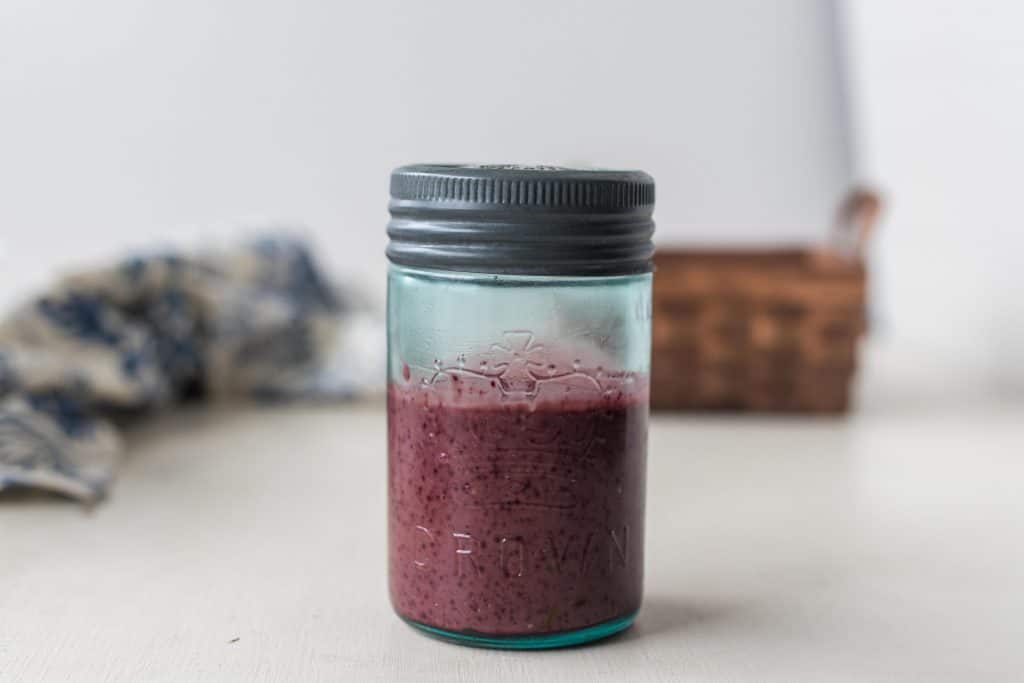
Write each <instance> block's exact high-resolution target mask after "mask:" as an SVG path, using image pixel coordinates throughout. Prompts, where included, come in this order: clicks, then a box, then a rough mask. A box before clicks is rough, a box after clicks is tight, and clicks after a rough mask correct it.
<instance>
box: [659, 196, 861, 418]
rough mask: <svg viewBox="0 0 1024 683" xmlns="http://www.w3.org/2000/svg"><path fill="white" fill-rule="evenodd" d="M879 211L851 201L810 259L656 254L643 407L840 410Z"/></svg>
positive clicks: (733, 252)
mask: <svg viewBox="0 0 1024 683" xmlns="http://www.w3.org/2000/svg"><path fill="white" fill-rule="evenodd" d="M879 206H880V202H879V199H878V196H877V195H876V194H875V193H873V192H870V191H868V190H863V189H858V190H853V191H851V192H850V194H849V196H847V197H846V199H844V200H843V202H842V203H841V204H840V206H839V210H838V211H837V217H836V222H835V226H834V228H833V231H832V234H831V236H830V239H829V241H828V242H826V243H825V244H824V245H822V246H821V247H819V248H817V249H811V248H804V249H797V248H789V249H778V248H775V249H771V248H761V249H749V248H748V249H729V250H726V249H719V250H709V249H674V250H673V249H663V250H660V251H659V252H658V253H657V254H656V256H655V265H656V267H657V273H656V276H655V279H654V283H655V284H654V301H653V313H654V321H653V340H652V341H653V358H652V363H653V366H652V368H653V371H652V384H651V405H652V407H653V408H661V409H698V410H722V409H725V410H759V411H790V412H810V413H840V412H843V411H845V410H847V408H848V407H849V403H850V390H851V384H852V380H853V374H854V371H855V369H856V363H857V345H858V341H859V340H860V337H861V335H862V334H863V332H864V330H865V327H866V315H867V312H866V305H865V303H866V302H865V280H866V277H865V267H864V262H863V253H864V247H865V245H866V241H867V237H868V235H869V234H870V232H871V229H872V228H873V227H874V224H875V221H876V220H877V217H878V213H879Z"/></svg>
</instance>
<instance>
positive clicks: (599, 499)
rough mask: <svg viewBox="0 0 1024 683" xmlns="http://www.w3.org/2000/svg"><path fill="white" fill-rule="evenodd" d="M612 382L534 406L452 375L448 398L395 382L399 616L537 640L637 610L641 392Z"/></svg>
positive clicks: (395, 596)
mask: <svg viewBox="0 0 1024 683" xmlns="http://www.w3.org/2000/svg"><path fill="white" fill-rule="evenodd" d="M634 379H635V378H631V380H630V381H631V382H633V380H634ZM607 386H608V385H607V383H606V384H605V386H604V387H603V388H604V389H605V390H603V391H600V392H598V391H593V390H591V391H576V390H574V389H570V388H564V389H560V390H559V391H558V392H557V396H555V395H553V394H555V393H556V392H549V393H548V395H544V396H539V397H537V398H536V399H535V400H532V401H502V400H501V399H500V398H496V395H497V392H495V391H494V390H493V388H492V387H488V386H487V385H486V383H484V385H483V386H476V385H475V384H474V383H472V382H466V381H462V382H459V381H458V379H457V378H456V379H455V380H454V381H452V382H451V383H450V384H449V386H447V387H445V389H446V390H445V391H437V390H436V388H428V389H422V388H416V387H411V386H397V385H392V386H391V387H389V391H388V445H389V455H388V492H389V497H390V505H389V542H390V567H389V573H390V590H391V600H392V604H393V605H394V607H395V610H396V611H397V612H398V613H399V614H400V615H401V616H403V617H405V618H407V619H411V620H413V621H417V622H420V623H423V624H427V625H430V626H434V627H437V628H442V629H445V630H449V631H456V632H462V633H478V634H487V635H533V634H543V633H556V632H560V631H571V630H575V629H579V628H584V627H587V626H593V625H595V624H599V623H601V622H605V621H608V620H611V619H615V618H618V617H623V616H626V615H628V614H631V613H633V612H635V611H636V610H637V609H638V608H639V607H640V600H641V590H642V575H643V533H644V527H643V523H644V508H643V506H644V483H645V482H644V477H645V470H646V442H647V402H646V395H647V394H646V383H645V382H644V383H643V385H642V386H641V383H640V382H633V383H631V384H630V385H629V389H628V390H626V389H624V388H623V386H622V384H621V383H617V384H615V385H613V387H612V389H607Z"/></svg>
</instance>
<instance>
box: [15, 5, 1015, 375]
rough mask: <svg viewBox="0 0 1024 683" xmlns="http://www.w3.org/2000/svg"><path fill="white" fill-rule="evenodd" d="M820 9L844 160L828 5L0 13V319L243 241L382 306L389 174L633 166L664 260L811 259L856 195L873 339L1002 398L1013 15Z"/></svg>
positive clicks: (1008, 279) (826, 27)
mask: <svg viewBox="0 0 1024 683" xmlns="http://www.w3.org/2000/svg"><path fill="white" fill-rule="evenodd" d="M837 1H839V2H841V0H837ZM841 5H843V6H844V7H845V11H844V12H842V13H841V14H842V15H843V18H844V21H843V22H841V23H842V24H843V26H845V27H846V28H847V29H848V35H849V43H850V46H851V48H852V59H850V60H847V61H848V63H849V65H850V67H851V69H852V73H853V78H852V84H853V88H852V93H853V98H852V99H853V102H854V107H853V114H854V115H853V117H852V118H853V121H854V123H855V125H854V126H853V129H854V132H855V135H854V136H852V139H854V140H856V143H857V144H856V145H855V146H853V145H851V144H850V139H851V136H850V135H849V125H848V122H847V108H846V105H845V98H844V94H843V92H844V91H843V79H842V78H841V76H840V74H842V73H843V69H841V68H840V67H839V66H838V60H837V58H836V54H837V50H836V47H837V36H836V32H835V22H834V19H835V17H834V16H833V15H834V8H833V3H832V2H830V1H828V0H774V1H772V2H762V1H761V0H719V1H718V2H668V1H664V0H637V1H635V2H630V3H625V2H621V0H589V1H588V2H582V1H578V2H572V1H569V0H562V1H559V2H552V1H549V0H523V1H521V2H516V3H508V2H500V3H499V2H493V1H488V0H435V1H434V2H419V1H416V0H377V1H374V2H363V3H341V2H336V1H333V0H332V1H328V0H290V1H289V2H269V1H263V0H177V1H176V2H163V3H156V2H149V3H139V2H134V1H132V0H96V1H94V2H88V3H87V2H81V1H79V0H48V1H47V2H38V1H37V0H2V1H0V306H4V305H7V304H9V303H10V302H11V301H13V299H14V298H15V297H16V296H18V295H19V294H21V293H23V292H25V291H26V290H27V289H28V288H30V287H38V286H42V285H43V284H44V283H45V282H46V281H47V280H49V279H52V277H53V274H54V270H55V268H58V267H67V266H69V265H72V264H76V263H82V262H88V261H93V260H97V259H101V258H103V257H106V256H108V255H110V254H111V253H123V252H125V251H127V250H130V249H138V248H152V247H154V246H156V245H160V244H166V243H168V242H172V243H177V244H182V245H189V244H193V245H194V244H196V243H199V242H205V241H208V240H210V239H217V240H221V241H226V240H227V239H228V238H229V237H231V236H234V235H235V234H236V233H237V232H238V223H237V222H238V221H239V220H244V219H260V220H264V219H283V220H286V221H295V222H301V223H302V224H304V225H306V226H308V233H310V234H311V235H312V236H313V237H314V238H315V239H316V242H317V244H318V245H319V247H320V251H321V254H322V257H323V258H324V259H325V260H326V261H327V262H328V263H329V264H330V265H331V266H332V267H334V268H335V269H336V270H337V271H339V272H342V273H345V274H347V275H349V276H350V277H352V278H355V279H358V280H361V281H363V282H365V283H366V284H367V286H368V287H369V289H370V290H371V291H374V292H376V293H377V294H379V293H380V290H381V286H382V283H383V277H382V270H383V265H384V259H383V256H382V250H383V246H384V242H385V239H384V222H385V220H386V192H387V174H388V171H389V170H390V169H391V168H392V167H393V166H396V165H398V164H401V163H406V162H410V161H459V160H472V161H487V162H504V161H519V162H534V163H536V162H545V163H573V162H591V163H598V164H601V165H606V166H626V167H640V168H644V169H646V170H648V171H650V172H652V173H653V174H654V175H655V177H656V178H657V180H658V182H659V206H658V212H657V218H658V222H659V231H660V239H661V241H662V242H663V243H664V242H666V241H673V240H686V241H729V242H737V241H760V242H788V241H807V240H812V239H815V238H817V237H818V236H820V235H821V234H822V232H823V231H824V229H825V227H826V225H827V223H828V221H829V219H830V217H831V211H832V207H833V206H834V204H835V201H836V199H837V198H838V196H839V195H840V194H841V192H842V191H843V189H844V188H845V187H846V186H847V185H848V183H849V182H850V180H851V178H853V177H859V178H862V179H866V180H868V181H871V182H875V183H877V184H878V185H879V186H881V187H882V188H883V189H884V190H886V192H887V194H888V197H889V200H890V206H889V208H888V211H887V219H886V221H885V224H884V225H883V226H882V229H881V230H880V232H879V234H878V239H877V241H876V242H875V245H874V247H875V249H874V254H873V256H874V265H875V266H876V268H875V279H874V282H875V284H876V295H877V296H876V302H877V304H878V305H877V316H876V317H877V324H876V327H875V329H876V331H877V332H879V333H881V334H884V335H888V336H890V337H892V338H894V339H896V340H898V341H899V342H900V343H901V344H905V345H907V346H908V347H913V348H920V349H922V350H925V351H930V352H934V353H936V354H939V355H941V356H943V357H945V358H948V360H949V362H950V363H959V364H963V365H965V366H966V367H970V368H975V369H977V370H978V372H979V373H980V374H981V375H983V376H984V377H985V378H986V381H989V382H991V383H993V384H999V385H1006V386H1008V387H1011V388H1014V387H1016V388H1018V390H1019V388H1020V387H1022V386H1024V304H1022V300H1024V297H1022V296H1021V294H1022V292H1024V286H1022V277H1021V275H1020V271H1021V269H1022V267H1024V257H1022V256H1021V251H1022V248H1024V230H1022V229H1021V227H1020V225H1021V218H1020V208H1019V206H1018V202H1016V201H1015V199H1016V197H1017V196H1018V195H1019V194H1020V189H1019V187H1018V186H1019V185H1020V184H1021V180H1020V177H1021V173H1020V167H1021V164H1022V163H1024V162H1022V159H1024V142H1022V141H1024V135H1022V133H1021V128H1022V126H1024V124H1022V123H1021V122H1022V121H1024V77H1022V76H1021V74H1022V73H1024V40H1021V39H1020V37H1019V36H1020V31H1019V27H1020V26H1021V25H1024V8H1022V5H1021V4H1019V3H1016V2H1013V1H1012V0H1003V1H1002V2H997V1H995V0H981V1H979V2H971V3H963V2H958V1H957V0H928V1H925V0H904V1H903V2H899V3H891V2H886V1H885V0H858V1H857V2H841ZM854 147H855V148H856V154H854V153H851V151H850V150H851V149H853V148H854Z"/></svg>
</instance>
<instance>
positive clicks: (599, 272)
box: [388, 166, 654, 649]
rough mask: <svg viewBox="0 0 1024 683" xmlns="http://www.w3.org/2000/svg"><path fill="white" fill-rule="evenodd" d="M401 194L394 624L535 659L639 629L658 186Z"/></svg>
mask: <svg viewBox="0 0 1024 683" xmlns="http://www.w3.org/2000/svg"><path fill="white" fill-rule="evenodd" d="M510 188H511V189H510ZM391 190H392V199H391V213H392V221H391V223H390V224H389V234H390V236H391V243H390V244H389V247H388V255H389V259H390V261H391V265H390V266H389V278H388V335H389V339H388V359H389V360H388V507H389V520H388V521H389V524H388V533H389V553H390V557H389V579H390V592H391V601H392V605H393V606H394V609H395V611H396V612H397V613H398V614H399V616H401V617H402V618H403V619H404V620H406V621H407V622H409V623H410V624H412V625H414V626H417V627H419V628H421V629H423V630H426V631H428V632H430V633H433V634H435V635H439V636H442V637H446V638H448V639H451V640H455V641H459V642H464V643H470V644H477V645H486V646H492V647H506V648H520V649H527V648H543V647H557V646H563V645H572V644H578V643H583V642H587V641H590V640H595V639H598V638H602V637H605V636H608V635H611V634H613V633H616V632H618V631H620V630H622V629H624V628H626V627H628V626H629V625H630V624H631V623H632V621H633V619H634V617H635V615H636V613H637V610H638V609H639V607H640V601H641V591H642V578H643V539H644V490H645V471H646V443H647V413H648V369H649V359H650V286H651V275H650V254H651V243H650V238H651V233H652V232H653V222H652V220H651V213H652V210H653V201H654V197H653V194H654V191H653V190H654V187H653V181H652V180H651V178H650V177H649V176H647V175H646V174H643V173H640V172H613V171H574V170H569V169H560V168H550V167H527V168H524V167H508V166H502V167H473V166H408V167H403V168H400V169H398V170H396V171H395V173H394V174H393V176H392V186H391Z"/></svg>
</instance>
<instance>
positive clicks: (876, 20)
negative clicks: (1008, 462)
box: [845, 0, 1024, 395]
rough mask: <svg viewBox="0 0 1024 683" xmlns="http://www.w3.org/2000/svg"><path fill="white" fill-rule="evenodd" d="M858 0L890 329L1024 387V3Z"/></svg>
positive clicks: (865, 148) (865, 143)
mask: <svg viewBox="0 0 1024 683" xmlns="http://www.w3.org/2000/svg"><path fill="white" fill-rule="evenodd" d="M846 4H847V12H846V13H845V16H846V17H847V18H848V25H849V28H850V31H849V35H850V40H849V43H850V46H851V48H852V50H851V51H852V57H853V59H852V60H851V61H850V63H851V65H852V66H853V74H854V77H853V91H854V92H855V93H856V97H855V98H854V102H855V116H854V117H853V118H854V120H855V121H856V125H855V126H854V127H855V129H856V137H857V140H858V143H859V144H858V147H859V154H858V158H859V167H860V172H861V174H863V175H864V176H866V177H868V178H871V179H874V180H877V181H878V182H879V183H881V184H882V186H883V187H885V188H886V189H887V191H888V193H889V195H890V206H889V208H888V210H887V213H886V219H885V221H884V223H883V225H882V227H881V230H880V231H879V234H878V240H877V242H876V244H875V250H874V257H875V265H876V266H877V267H878V268H877V271H876V272H877V275H878V277H877V278H876V284H877V293H878V294H879V295H880V297H879V298H880V299H881V303H882V305H883V308H882V327H883V329H884V330H885V331H886V332H888V333H890V334H891V336H893V337H894V338H895V340H896V341H897V342H898V343H899V344H901V345H903V346H906V347H908V348H909V347H913V348H915V349H919V350H921V351H922V352H928V353H931V354H933V355H937V356H940V357H942V358H943V359H944V360H945V362H947V363H950V364H957V365H960V366H963V367H967V368H971V369H972V371H974V372H975V373H977V375H978V376H979V378H980V379H982V380H983V381H984V382H986V383H988V384H990V385H991V386H993V387H995V388H997V389H1001V390H1005V391H1007V392H1012V393H1016V394H1018V395H1024V212H1022V209H1021V197H1022V196H1024V173H1022V170H1024V37H1022V36H1024V34H1022V30H1021V27H1022V26H1024V4H1022V3H1020V2H1015V1H1014V0H1002V1H999V0H980V1H974V2H961V1H959V0H903V1H902V2H887V1H886V0H857V1H856V2H854V1H851V2H848V3H846Z"/></svg>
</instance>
